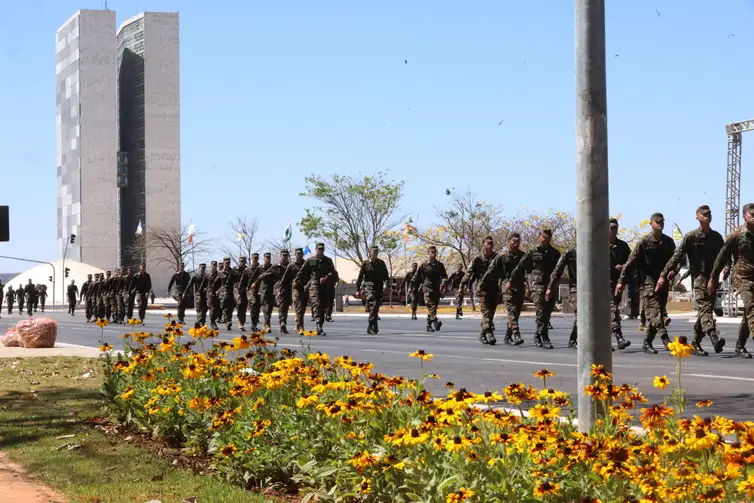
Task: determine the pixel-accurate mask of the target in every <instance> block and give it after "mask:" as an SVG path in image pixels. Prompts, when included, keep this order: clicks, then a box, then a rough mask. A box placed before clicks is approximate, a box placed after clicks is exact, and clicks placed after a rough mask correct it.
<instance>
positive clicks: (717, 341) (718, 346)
mask: <svg viewBox="0 0 754 503" xmlns="http://www.w3.org/2000/svg"><path fill="white" fill-rule="evenodd" d="M709 341H710V342H711V343H712V347H713V348H715V353H722V351H723V348H724V347H725V339H723V338H722V337H720V336H718V335H717V332H716V331H715V330H710V332H709Z"/></svg>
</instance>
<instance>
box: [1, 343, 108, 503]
mask: <svg viewBox="0 0 754 503" xmlns="http://www.w3.org/2000/svg"><path fill="white" fill-rule="evenodd" d="M99 355H100V350H99V349H98V348H92V347H88V346H79V345H76V344H65V343H62V342H58V343H57V344H55V347H54V348H40V349H36V348H6V347H4V346H0V358H33V357H39V356H81V357H85V358H96V357H97V356H99ZM0 485H2V482H0ZM1 495H2V493H0V496H1ZM0 502H3V503H4V502H5V500H4V499H2V497H0Z"/></svg>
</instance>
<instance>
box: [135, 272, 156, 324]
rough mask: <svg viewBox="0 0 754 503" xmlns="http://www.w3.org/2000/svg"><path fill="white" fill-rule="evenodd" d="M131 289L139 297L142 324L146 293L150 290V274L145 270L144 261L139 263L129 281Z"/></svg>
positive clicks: (144, 314) (145, 310)
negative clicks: (137, 268) (136, 270)
mask: <svg viewBox="0 0 754 503" xmlns="http://www.w3.org/2000/svg"><path fill="white" fill-rule="evenodd" d="M131 289H132V290H133V291H134V293H135V295H136V296H137V297H138V299H139V320H140V321H141V324H142V325H143V324H144V317H145V316H146V314H147V294H149V292H151V291H152V276H150V274H149V273H148V272H147V264H146V263H144V262H142V263H141V264H139V272H138V273H136V274H135V275H134V279H133V280H132V281H131Z"/></svg>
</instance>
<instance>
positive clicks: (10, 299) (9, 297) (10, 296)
mask: <svg viewBox="0 0 754 503" xmlns="http://www.w3.org/2000/svg"><path fill="white" fill-rule="evenodd" d="M15 300H16V292H15V291H14V290H13V287H11V286H9V287H8V292H6V294H5V301H6V302H7V303H8V314H13V304H14V303H15V302H14V301H15Z"/></svg>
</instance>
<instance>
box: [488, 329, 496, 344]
mask: <svg viewBox="0 0 754 503" xmlns="http://www.w3.org/2000/svg"><path fill="white" fill-rule="evenodd" d="M487 342H488V343H489V345H490V346H494V345H495V344H497V339H496V338H495V332H493V331H492V330H487Z"/></svg>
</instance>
